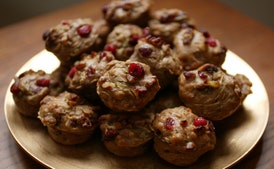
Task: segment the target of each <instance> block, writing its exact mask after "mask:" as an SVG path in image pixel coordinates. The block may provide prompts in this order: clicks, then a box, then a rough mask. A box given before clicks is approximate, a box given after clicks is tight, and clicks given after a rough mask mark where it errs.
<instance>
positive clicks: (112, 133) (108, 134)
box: [103, 128, 119, 140]
mask: <svg viewBox="0 0 274 169" xmlns="http://www.w3.org/2000/svg"><path fill="white" fill-rule="evenodd" d="M118 134H119V133H118V131H117V130H116V129H112V128H109V129H107V130H106V131H105V133H104V135H103V139H104V140H112V139H114V138H115V137H116V136H117V135H118Z"/></svg>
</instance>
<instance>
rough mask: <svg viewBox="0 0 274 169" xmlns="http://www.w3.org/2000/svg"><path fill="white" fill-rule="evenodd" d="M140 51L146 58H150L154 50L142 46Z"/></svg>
mask: <svg viewBox="0 0 274 169" xmlns="http://www.w3.org/2000/svg"><path fill="white" fill-rule="evenodd" d="M138 51H139V53H140V54H141V55H142V56H144V57H149V56H150V55H151V53H152V52H153V51H152V49H151V48H150V47H148V46H142V47H140V48H139V49H138Z"/></svg>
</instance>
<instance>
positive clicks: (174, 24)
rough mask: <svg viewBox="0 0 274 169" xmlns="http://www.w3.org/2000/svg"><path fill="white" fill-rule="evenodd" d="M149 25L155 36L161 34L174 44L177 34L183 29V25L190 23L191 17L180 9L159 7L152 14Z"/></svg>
mask: <svg viewBox="0 0 274 169" xmlns="http://www.w3.org/2000/svg"><path fill="white" fill-rule="evenodd" d="M151 18H152V19H151V20H150V21H149V23H148V25H149V27H150V29H151V32H152V34H153V35H154V36H160V37H161V38H163V39H164V40H165V41H166V42H167V43H170V44H172V43H173V39H174V37H175V35H176V34H177V33H178V32H179V31H180V30H181V25H182V24H184V23H187V24H188V23H190V17H189V16H188V15H187V13H186V12H184V11H182V10H180V9H165V8H164V9H159V10H156V11H154V12H153V13H152V14H151Z"/></svg>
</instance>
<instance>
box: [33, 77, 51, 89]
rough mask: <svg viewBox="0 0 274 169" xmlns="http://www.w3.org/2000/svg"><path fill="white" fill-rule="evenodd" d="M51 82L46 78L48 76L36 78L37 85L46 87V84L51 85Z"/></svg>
mask: <svg viewBox="0 0 274 169" xmlns="http://www.w3.org/2000/svg"><path fill="white" fill-rule="evenodd" d="M49 84H50V80H49V79H46V78H41V79H37V80H36V85H37V86H43V87H46V86H49Z"/></svg>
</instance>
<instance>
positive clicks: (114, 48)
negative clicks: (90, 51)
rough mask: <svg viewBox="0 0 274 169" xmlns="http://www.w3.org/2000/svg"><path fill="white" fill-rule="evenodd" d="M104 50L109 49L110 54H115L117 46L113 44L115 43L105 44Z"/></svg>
mask: <svg viewBox="0 0 274 169" xmlns="http://www.w3.org/2000/svg"><path fill="white" fill-rule="evenodd" d="M104 50H105V51H110V52H111V53H112V54H114V55H115V54H116V50H117V47H116V46H115V45H111V44H109V45H106V46H105V49H104Z"/></svg>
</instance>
